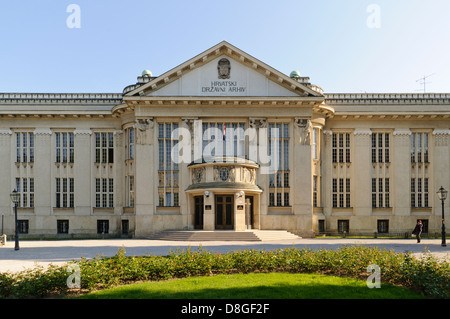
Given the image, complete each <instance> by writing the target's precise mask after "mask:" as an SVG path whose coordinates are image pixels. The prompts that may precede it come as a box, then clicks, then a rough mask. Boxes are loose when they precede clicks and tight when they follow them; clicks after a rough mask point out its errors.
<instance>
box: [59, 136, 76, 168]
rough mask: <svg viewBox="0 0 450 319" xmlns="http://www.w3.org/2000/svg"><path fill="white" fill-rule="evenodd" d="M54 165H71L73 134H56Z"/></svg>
mask: <svg viewBox="0 0 450 319" xmlns="http://www.w3.org/2000/svg"><path fill="white" fill-rule="evenodd" d="M55 136H56V163H73V162H74V156H75V150H74V136H73V133H56V134H55Z"/></svg>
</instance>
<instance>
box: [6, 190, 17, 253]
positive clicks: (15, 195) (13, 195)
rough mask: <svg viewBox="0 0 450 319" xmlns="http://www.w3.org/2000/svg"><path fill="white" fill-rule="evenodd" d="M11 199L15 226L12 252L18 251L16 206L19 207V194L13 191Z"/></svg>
mask: <svg viewBox="0 0 450 319" xmlns="http://www.w3.org/2000/svg"><path fill="white" fill-rule="evenodd" d="M9 196H10V197H11V201H12V202H13V203H14V220H15V224H16V236H15V242H16V244H15V246H14V250H19V232H18V228H19V227H18V226H19V225H18V222H17V206H18V205H19V200H20V193H18V192H17V191H16V190H13V192H12V193H11V194H10V195H9Z"/></svg>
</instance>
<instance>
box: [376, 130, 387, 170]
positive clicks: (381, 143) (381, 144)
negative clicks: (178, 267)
mask: <svg viewBox="0 0 450 319" xmlns="http://www.w3.org/2000/svg"><path fill="white" fill-rule="evenodd" d="M389 146H390V134H389V133H372V163H389V161H390V154H389Z"/></svg>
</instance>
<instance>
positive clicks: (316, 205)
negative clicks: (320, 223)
mask: <svg viewBox="0 0 450 319" xmlns="http://www.w3.org/2000/svg"><path fill="white" fill-rule="evenodd" d="M317 183H318V182H317V176H313V207H318V199H317V189H318V186H317Z"/></svg>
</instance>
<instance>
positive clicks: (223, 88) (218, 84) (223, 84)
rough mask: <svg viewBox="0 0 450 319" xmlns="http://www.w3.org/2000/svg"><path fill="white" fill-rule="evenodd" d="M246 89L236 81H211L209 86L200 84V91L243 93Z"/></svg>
mask: <svg viewBox="0 0 450 319" xmlns="http://www.w3.org/2000/svg"><path fill="white" fill-rule="evenodd" d="M246 89H247V88H246V87H245V86H241V85H239V83H238V82H237V81H211V83H210V86H202V93H244V92H245V91H246Z"/></svg>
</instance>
